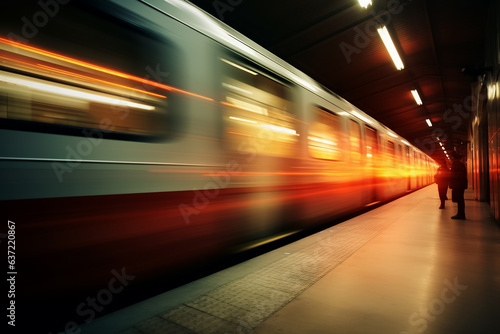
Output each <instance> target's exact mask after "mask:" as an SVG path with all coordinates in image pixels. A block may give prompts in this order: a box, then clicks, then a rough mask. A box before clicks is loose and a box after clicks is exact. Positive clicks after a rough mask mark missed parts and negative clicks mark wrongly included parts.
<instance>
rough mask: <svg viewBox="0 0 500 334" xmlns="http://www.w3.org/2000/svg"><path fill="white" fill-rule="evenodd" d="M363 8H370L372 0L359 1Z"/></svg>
mask: <svg viewBox="0 0 500 334" xmlns="http://www.w3.org/2000/svg"><path fill="white" fill-rule="evenodd" d="M358 2H359V4H360V5H361V7H364V8H368V5H371V4H372V0H358Z"/></svg>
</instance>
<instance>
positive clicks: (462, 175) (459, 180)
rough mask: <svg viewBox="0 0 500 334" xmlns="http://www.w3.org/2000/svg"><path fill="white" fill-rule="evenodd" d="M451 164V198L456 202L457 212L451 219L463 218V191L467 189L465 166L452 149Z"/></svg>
mask: <svg viewBox="0 0 500 334" xmlns="http://www.w3.org/2000/svg"><path fill="white" fill-rule="evenodd" d="M451 158H452V165H451V177H450V188H451V189H452V191H451V200H452V201H453V202H455V203H457V209H458V212H457V214H456V215H455V216H453V217H451V219H461V220H464V219H465V200H464V192H465V189H467V168H465V165H464V164H463V162H462V161H460V155H459V154H458V153H457V152H455V151H453V152H451Z"/></svg>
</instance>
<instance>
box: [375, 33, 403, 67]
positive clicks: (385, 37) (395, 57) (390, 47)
mask: <svg viewBox="0 0 500 334" xmlns="http://www.w3.org/2000/svg"><path fill="white" fill-rule="evenodd" d="M377 31H378V34H379V35H380V38H382V41H383V42H384V45H385V48H386V49H387V51H388V52H389V54H390V55H391V58H392V61H393V62H394V65H396V68H397V69H398V70H402V69H403V68H405V65H404V64H403V61H402V60H401V58H400V57H399V54H398V51H397V50H396V46H394V43H393V42H392V38H391V35H389V31H387V27H385V26H384V27H382V28H378V29H377Z"/></svg>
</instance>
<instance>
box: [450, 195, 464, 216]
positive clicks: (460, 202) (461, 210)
mask: <svg viewBox="0 0 500 334" xmlns="http://www.w3.org/2000/svg"><path fill="white" fill-rule="evenodd" d="M464 191H465V190H464V189H453V190H452V198H453V201H454V202H457V211H458V212H457V214H456V215H455V216H453V217H451V218H452V219H465V199H464Z"/></svg>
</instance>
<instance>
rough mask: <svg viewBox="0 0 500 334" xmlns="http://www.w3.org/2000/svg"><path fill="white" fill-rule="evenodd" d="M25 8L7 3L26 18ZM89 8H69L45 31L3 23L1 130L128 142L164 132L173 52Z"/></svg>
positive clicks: (0, 43)
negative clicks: (96, 133)
mask: <svg viewBox="0 0 500 334" xmlns="http://www.w3.org/2000/svg"><path fill="white" fill-rule="evenodd" d="M25 3H26V2H25V1H22V2H18V3H16V2H12V5H13V8H12V10H13V12H14V13H17V12H19V13H25V12H26V11H27V10H29V9H27V8H25ZM34 4H36V2H34ZM94 5H95V3H94ZM94 5H91V4H89V3H85V2H83V1H79V2H75V3H73V2H71V3H69V4H67V5H65V6H64V8H61V10H60V12H58V13H57V15H55V16H53V17H51V18H50V22H49V24H47V25H46V26H44V28H43V29H35V27H34V26H33V27H34V28H26V27H22V21H20V20H19V19H18V18H19V17H21V16H22V15H20V16H16V15H9V16H10V18H8V19H7V21H6V22H3V23H2V25H3V28H2V29H1V30H0V63H1V68H0V118H1V119H2V127H3V128H12V129H18V130H28V131H37V132H51V133H64V134H70V135H77V136H83V135H85V133H88V130H85V129H97V130H100V131H101V133H102V134H103V135H104V137H106V138H115V139H126V140H143V139H145V138H150V137H158V136H161V135H163V134H164V133H165V132H166V114H167V100H168V99H167V97H169V94H170V89H171V86H167V85H166V84H167V82H168V81H169V80H170V78H169V73H167V71H170V69H171V68H172V57H171V53H172V52H171V47H170V46H169V44H168V42H166V41H164V40H162V39H160V38H159V37H157V36H156V35H154V34H153V33H151V32H149V31H146V30H144V29H141V28H139V26H138V25H134V24H131V23H128V22H127V21H126V20H123V19H120V18H118V16H112V15H110V14H106V13H104V10H102V9H96V8H94V7H93V6H94ZM107 9H110V8H107ZM109 12H113V11H111V10H110V11H109ZM114 13H116V15H118V13H120V15H125V16H126V15H133V14H131V13H123V10H122V11H115V12H114ZM89 22H92V24H89ZM15 32H20V33H19V34H16V33H15ZM21 32H23V33H21ZM28 35H29V36H28ZM31 35H33V37H34V35H36V38H33V39H32V40H28V38H30V36H31Z"/></svg>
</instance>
